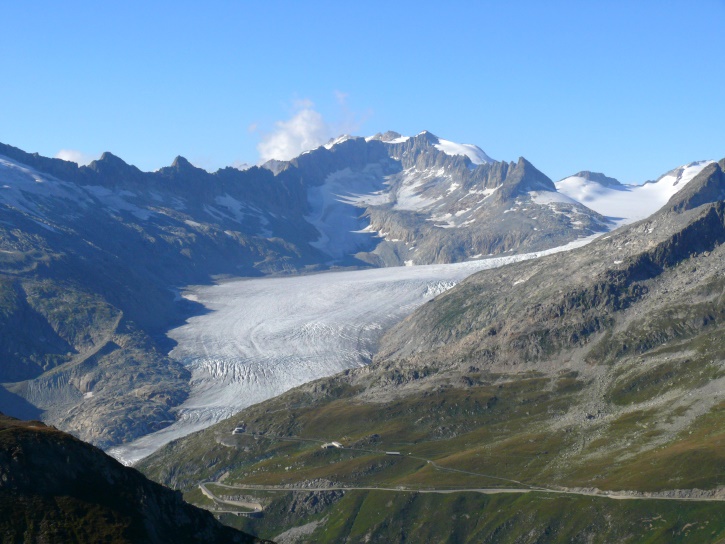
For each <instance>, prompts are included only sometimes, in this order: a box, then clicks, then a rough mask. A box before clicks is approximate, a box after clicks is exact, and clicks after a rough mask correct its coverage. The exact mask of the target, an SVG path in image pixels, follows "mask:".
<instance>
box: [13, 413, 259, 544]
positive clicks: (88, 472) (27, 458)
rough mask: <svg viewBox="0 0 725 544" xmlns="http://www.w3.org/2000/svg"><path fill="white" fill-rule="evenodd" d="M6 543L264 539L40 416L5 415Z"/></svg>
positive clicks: (234, 540)
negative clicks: (222, 520)
mask: <svg viewBox="0 0 725 544" xmlns="http://www.w3.org/2000/svg"><path fill="white" fill-rule="evenodd" d="M0 443H1V447H0V505H1V506H0V512H2V514H0V538H2V541H3V542H119V543H120V542H149V543H151V542H230V543H231V542H238V543H250V544H251V543H253V542H261V541H260V540H258V539H256V538H254V537H253V536H251V535H248V534H245V533H242V532H239V531H236V530H234V529H231V528H229V527H225V526H224V525H222V524H220V523H219V522H218V521H216V520H215V519H214V517H213V516H212V515H211V514H210V513H208V512H206V511H204V510H201V509H199V508H196V507H194V506H191V505H190V504H187V503H185V502H184V501H183V500H182V498H181V494H180V493H178V492H175V491H172V490H170V489H167V488H165V487H163V486H161V485H159V484H156V483H154V482H150V481H149V480H147V479H146V478H144V477H143V476H142V475H141V474H140V473H138V472H137V471H136V470H134V469H130V468H126V467H124V466H122V465H121V464H119V463H118V462H116V461H115V460H114V459H112V458H110V457H108V456H107V455H105V454H104V453H103V452H101V451H99V450H97V449H96V448H94V447H92V446H90V445H88V444H85V443H83V442H81V441H79V440H77V439H76V438H73V437H71V436H70V435H68V434H65V433H62V432H60V431H57V430H56V429H54V428H51V427H46V426H45V425H43V424H42V423H40V422H37V421H19V420H16V419H13V418H9V417H7V416H4V415H0Z"/></svg>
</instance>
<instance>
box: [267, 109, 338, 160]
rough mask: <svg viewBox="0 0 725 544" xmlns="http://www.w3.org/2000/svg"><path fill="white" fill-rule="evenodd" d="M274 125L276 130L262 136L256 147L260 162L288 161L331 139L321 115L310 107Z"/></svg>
mask: <svg viewBox="0 0 725 544" xmlns="http://www.w3.org/2000/svg"><path fill="white" fill-rule="evenodd" d="M306 105H311V104H306ZM275 125H276V127H277V128H276V130H274V131H273V132H270V133H269V134H265V135H263V136H262V141H261V142H259V145H257V151H259V158H260V159H261V161H262V162H266V161H268V160H270V159H277V160H280V161H288V160H290V159H292V158H294V157H296V156H297V155H299V154H300V153H302V152H303V151H307V150H309V149H314V148H316V147H319V146H321V145H322V144H324V143H325V142H327V141H328V140H329V139H330V138H331V137H332V136H331V131H330V127H329V126H328V125H327V123H326V122H325V120H324V119H323V118H322V115H321V114H320V113H319V112H317V111H315V110H313V109H312V108H311V107H303V108H302V109H301V110H299V111H298V112H297V113H295V114H294V115H293V116H292V118H291V119H289V120H287V121H277V123H276V124H275Z"/></svg>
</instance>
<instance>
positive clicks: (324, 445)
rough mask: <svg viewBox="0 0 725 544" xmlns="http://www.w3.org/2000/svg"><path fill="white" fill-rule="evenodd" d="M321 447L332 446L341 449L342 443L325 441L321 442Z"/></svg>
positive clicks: (325, 448)
mask: <svg viewBox="0 0 725 544" xmlns="http://www.w3.org/2000/svg"><path fill="white" fill-rule="evenodd" d="M321 448H322V449H323V450H329V449H332V448H338V449H342V448H343V445H342V444H340V443H339V442H327V443H326V444H322V446H321Z"/></svg>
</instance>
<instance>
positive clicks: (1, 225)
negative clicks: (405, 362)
mask: <svg viewBox="0 0 725 544" xmlns="http://www.w3.org/2000/svg"><path fill="white" fill-rule="evenodd" d="M707 164H708V163H706V162H701V163H693V164H691V165H687V166H684V167H682V168H680V169H677V170H675V171H673V172H671V173H668V174H666V175H665V176H663V177H662V178H660V179H659V180H658V181H657V182H654V183H650V184H646V185H644V186H641V187H628V186H622V185H620V184H619V183H618V182H616V180H612V179H611V178H606V177H604V176H602V175H600V174H591V173H586V172H584V173H580V174H577V175H576V176H573V177H571V178H567V179H565V180H562V181H560V182H558V183H557V184H555V183H553V182H552V181H551V180H550V179H549V178H548V177H546V176H545V175H544V174H543V173H541V172H540V171H538V170H537V169H536V168H535V167H534V166H533V165H532V164H531V163H529V162H528V161H527V160H526V159H524V158H521V159H519V160H518V161H517V162H515V163H514V162H512V163H506V162H497V161H494V160H493V159H491V158H490V157H489V156H488V155H486V153H485V152H483V151H482V150H481V149H480V148H478V147H476V146H474V145H470V144H456V143H454V142H450V141H447V140H443V139H441V138H438V137H436V136H434V135H432V134H430V133H429V132H422V133H420V134H418V135H416V136H412V137H404V136H401V135H399V134H397V133H393V132H388V133H385V134H378V135H375V136H373V137H370V138H353V137H347V136H343V137H340V138H338V139H336V140H334V141H332V142H330V143H329V144H328V145H326V146H322V147H320V148H318V149H315V150H312V151H309V152H306V153H304V154H302V155H300V156H299V157H297V158H295V159H293V160H291V161H288V162H281V161H270V162H269V163H267V164H265V165H263V166H262V167H252V168H249V169H246V170H243V171H241V170H238V169H236V168H224V169H221V170H219V171H217V172H215V173H208V172H206V171H205V170H202V169H199V168H196V167H194V166H193V165H191V164H190V163H189V162H188V161H187V160H185V159H184V158H183V157H177V159H176V160H175V161H174V162H173V164H172V165H171V166H169V167H165V168H161V169H160V170H158V171H156V172H141V171H140V170H138V169H137V168H135V167H134V166H131V165H128V164H126V163H125V162H124V161H123V160H121V159H120V158H118V157H116V156H114V155H112V154H110V153H104V154H103V156H102V157H101V158H100V159H99V160H97V161H94V162H92V163H91V164H90V165H88V166H82V167H78V166H77V165H76V164H75V163H71V162H67V161H63V160H60V159H50V158H45V157H42V156H39V155H37V154H29V153H26V152H24V151H21V150H19V149H16V148H13V147H11V146H8V145H3V144H0V357H1V358H2V361H3V363H2V366H0V383H3V386H2V387H0V409H2V410H4V411H6V412H7V413H10V414H13V415H18V416H24V417H36V418H37V417H41V418H42V419H43V420H44V421H47V422H49V423H52V424H53V425H56V426H57V427H59V428H61V429H64V430H68V431H70V432H72V433H74V434H76V435H77V436H79V437H81V438H83V439H84V440H88V441H91V442H93V443H94V444H97V445H99V446H101V447H104V448H107V447H110V446H112V445H115V444H119V443H123V442H127V441H129V440H132V439H133V438H135V437H137V436H139V435H142V434H146V433H148V432H152V431H154V430H158V429H160V428H163V427H165V426H167V425H168V424H169V423H171V422H172V421H173V420H174V417H175V413H174V408H175V407H176V406H178V405H179V404H181V403H182V402H183V401H184V399H185V398H186V395H187V394H188V383H189V379H190V375H189V372H188V370H187V369H186V368H185V367H184V366H183V365H182V364H180V363H179V362H178V361H173V360H171V359H169V358H168V357H167V355H166V354H167V353H168V351H169V348H170V347H171V346H170V345H169V343H168V339H166V338H165V336H164V333H165V331H166V330H168V328H169V327H170V326H171V325H172V324H174V323H179V322H180V321H181V320H182V319H184V318H185V316H188V315H190V314H192V313H194V312H201V311H203V309H202V308H200V307H199V306H198V305H195V304H194V303H193V302H190V301H188V300H180V299H179V297H178V290H179V289H180V288H183V287H184V286H186V285H189V284H194V283H209V282H212V281H213V279H214V278H215V277H218V276H224V275H226V276H259V275H265V274H288V273H299V272H306V271H315V270H324V269H330V268H337V267H365V266H395V265H403V264H408V265H417V264H425V263H447V262H457V261H462V260H468V259H480V258H485V257H487V256H489V255H501V254H514V253H519V252H525V251H533V250H540V249H547V248H551V247H556V246H560V245H564V244H566V243H568V242H570V241H572V240H575V239H578V238H581V237H586V236H589V235H592V234H596V233H602V232H606V231H608V230H609V229H611V228H613V227H614V226H615V225H618V224H623V223H626V222H628V221H631V220H634V219H637V218H639V216H640V215H642V214H645V213H647V214H648V213H650V211H655V210H656V209H657V208H658V207H659V206H661V205H662V204H664V202H666V200H667V198H668V197H669V196H670V195H671V194H674V192H676V191H677V190H679V189H680V188H682V187H683V186H685V184H686V183H687V181H688V180H690V179H692V178H693V176H695V175H696V174H697V173H698V172H699V171H701V170H702V169H703V168H705V166H706V165H707Z"/></svg>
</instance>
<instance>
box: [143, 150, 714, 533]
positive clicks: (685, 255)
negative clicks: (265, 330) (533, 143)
mask: <svg viewBox="0 0 725 544" xmlns="http://www.w3.org/2000/svg"><path fill="white" fill-rule="evenodd" d="M724 168H725V160H723V161H720V162H719V163H712V164H710V165H709V166H707V167H706V168H704V169H703V170H702V172H701V173H700V174H699V175H698V176H697V177H696V178H695V179H693V180H692V181H691V182H690V183H689V184H688V186H687V189H686V190H685V191H681V192H680V193H679V194H677V195H676V196H675V197H673V198H672V199H671V200H670V202H669V203H668V205H667V206H666V207H665V208H664V209H662V210H661V211H660V212H658V213H656V214H655V215H653V216H652V217H650V218H648V219H646V220H644V221H640V222H638V223H635V224H633V225H630V226H628V227H624V228H622V229H619V230H618V231H616V232H613V233H611V234H610V235H608V236H605V237H603V238H602V239H600V240H597V241H595V242H593V243H592V244H590V245H589V246H586V247H584V248H581V249H578V250H575V251H572V252H570V253H567V254H558V255H554V256H550V257H546V258H543V259H539V260H536V261H527V262H524V263H517V264H515V265H511V266H507V267H503V268H500V269H496V270H489V271H484V272H480V273H478V274H475V275H473V276H471V277H470V278H468V279H467V280H465V281H464V282H462V283H460V284H459V285H458V286H456V287H455V288H453V289H451V290H450V291H448V292H446V293H444V294H443V295H441V296H439V297H437V298H436V299H434V300H433V301H431V302H429V303H427V304H426V305H424V306H423V307H421V308H420V309H419V310H417V311H416V312H414V313H413V314H412V315H411V316H410V317H409V318H407V319H406V320H404V321H403V322H401V324H400V325H398V326H397V327H395V328H394V329H393V330H392V331H391V332H389V333H388V334H387V335H386V336H385V337H384V339H383V342H382V345H381V349H380V351H379V353H378V355H377V356H376V359H375V360H374V362H373V363H372V364H371V365H369V366H368V367H365V368H361V369H356V370H351V371H347V372H344V373H343V374H339V375H337V376H334V377H332V378H327V379H323V380H318V381H316V382H313V383H310V384H307V385H305V386H302V387H299V388H297V389H294V390H292V391H290V392H288V393H286V394H284V395H281V396H280V397H277V398H275V399H271V400H269V401H266V402H264V403H261V404H259V405H256V406H252V407H250V408H248V409H245V410H243V411H242V412H240V413H239V414H237V415H236V416H235V417H233V418H231V419H229V420H227V421H226V422H222V423H220V424H218V425H216V426H214V427H211V428H209V429H207V430H206V431H203V432H200V433H197V434H195V435H191V436H189V437H187V438H185V439H182V440H179V441H177V442H175V443H172V444H169V445H168V446H166V447H165V448H163V449H162V450H160V451H159V452H157V453H156V454H154V455H153V456H151V457H150V458H148V459H146V460H144V461H143V462H142V463H141V465H140V467H141V468H142V470H143V471H144V472H146V473H147V474H148V475H149V476H151V477H153V478H154V479H156V480H158V481H162V482H165V483H167V484H169V485H173V486H175V487H178V488H181V489H184V490H187V491H191V490H192V489H193V488H194V486H195V485H196V483H197V482H198V480H199V479H201V478H204V479H206V478H208V479H217V478H219V477H220V476H222V475H225V480H224V481H225V483H227V484H232V485H233V484H234V483H235V482H237V483H239V484H256V485H262V486H264V485H282V486H288V487H292V488H293V487H295V486H300V487H304V488H309V487H311V486H314V485H318V486H322V487H326V486H330V485H341V486H349V487H355V486H371V487H379V486H383V487H398V486H403V487H404V488H407V489H415V488H417V487H420V486H423V487H424V488H431V487H433V488H447V489H450V488H459V489H460V488H476V487H478V488H490V487H500V486H508V487H516V488H520V487H526V486H533V487H544V488H547V489H550V490H552V489H553V490H556V489H561V488H567V489H569V490H574V491H578V492H587V493H595V494H597V493H601V492H602V491H600V490H604V491H608V492H618V493H620V494H625V495H627V494H629V495H630V496H638V497H641V498H643V499H649V500H652V502H649V500H648V501H645V502H644V503H642V502H638V503H637V504H639V505H643V504H647V505H654V506H657V508H659V507H660V506H658V505H661V503H659V502H657V501H655V500H654V499H656V498H658V497H659V498H663V497H669V498H677V497H682V498H713V499H718V498H720V499H722V498H725V495H723V494H724V493H725V488H723V482H722V479H721V478H722V468H723V467H725V456H724V455H723V451H725V450H724V449H723V446H725V433H724V432H723V422H724V419H723V418H724V417H725V397H724V396H723V391H725V343H723V338H725V336H724V334H723V333H724V332H725V329H724V327H725V296H724V295H723V292H724V289H725V280H723V278H724V277H725V273H724V272H725V245H723V242H725V201H723V200H722V198H723V197H722V195H723V189H724V188H725V176H724V175H723V169H724ZM242 424H243V425H245V426H246V429H247V432H246V433H244V434H243V435H242V436H239V435H232V434H231V430H232V429H233V428H234V427H236V426H238V425H242ZM252 432H254V434H253V435H252ZM285 437H290V438H293V440H285V439H284V438H285ZM300 439H302V440H300ZM329 440H340V441H342V442H343V443H344V444H345V446H346V449H345V450H339V451H338V450H336V451H334V452H333V453H332V454H330V453H328V452H326V451H324V450H320V447H319V445H320V442H321V441H329ZM385 451H400V452H401V453H402V454H403V455H401V456H387V455H385ZM408 454H409V455H408ZM431 462H433V463H435V464H431ZM277 497H279V496H277ZM287 497H289V496H287ZM268 500H269V501H271V502H270V505H274V504H277V503H276V502H275V501H282V500H288V499H280V498H270V499H268ZM361 500H362V499H361ZM366 500H367V499H365V500H363V502H358V503H355V504H356V505H354V504H351V503H350V502H349V501H348V502H345V501H336V502H335V505H337V506H335V505H332V506H330V507H329V508H327V509H325V510H324V511H323V512H319V513H318V514H319V515H320V516H330V517H331V518H333V517H334V518H335V519H337V516H342V517H344V516H343V512H345V515H354V516H358V517H356V520H357V521H356V523H359V524H360V526H358V529H360V531H361V533H360V535H359V539H358V540H356V539H353V541H364V537H365V535H374V534H381V531H383V528H384V527H390V526H391V524H395V520H396V519H400V517H401V516H403V515H404V514H403V513H404V511H405V509H406V508H409V506H410V504H411V502H406V501H403V502H401V503H397V502H396V503H391V504H390V505H389V506H390V507H391V509H390V510H386V513H385V515H384V516H382V518H375V519H373V518H366V517H365V515H363V512H364V509H365V508H368V507H369V508H372V507H373V503H375V501H373V503H371V502H370V501H368V502H365V501H366ZM431 500H432V501H433V499H431ZM441 500H443V499H441ZM461 500H463V499H461ZM532 500H535V499H533V498H532ZM536 501H538V502H537V504H539V506H538V507H537V508H541V505H542V504H544V503H543V498H540V499H536ZM536 501H535V502H536ZM433 502H434V503H435V501H433ZM375 504H377V503H375ZM393 504H396V505H397V506H396V508H398V510H395V511H393V510H392V505H393ZM441 504H442V503H441ZM687 504H689V503H687ZM366 505H367V506H366ZM654 506H653V508H654ZM431 508H435V507H434V506H431ZM507 508H508V507H507ZM511 508H514V507H513V506H512V507H511ZM587 508H589V506H587ZM637 508H639V506H638V507H637ZM678 508H681V509H687V508H689V506H685V505H684V503H683V505H681V506H678ZM345 509H352V510H345ZM585 510H586V508H585V509H584V510H582V511H585ZM605 510H606V511H607V512H608V513H607V514H603V516H604V518H607V517H608V516H611V515H612V511H611V510H610V509H605ZM655 510H656V508H655ZM567 511H568V510H567ZM638 511H639V510H638ZM683 511H684V510H683ZM510 513H511V514H513V510H511V511H510ZM650 513H652V512H650ZM318 514H315V515H318ZM657 515H659V514H653V516H652V517H653V518H656V517H657ZM643 517H646V516H643ZM312 519H316V518H314V516H306V515H302V514H301V515H300V516H299V517H298V518H296V519H294V520H289V519H287V520H280V522H279V523H280V525H279V526H278V527H276V529H280V530H281V529H284V528H285V527H287V528H288V527H290V526H293V525H295V524H297V525H300V524H302V523H307V522H310V520H312ZM566 519H567V517H566V515H564V514H561V512H560V513H559V514H557V515H554V516H553V517H552V518H550V519H549V520H548V522H547V523H554V524H555V525H556V526H562V524H564V525H565V523H564V522H565V521H566ZM648 519H649V518H648ZM677 519H679V518H677ZM709 519H712V520H713V523H715V521H716V520H715V518H709ZM580 521H581V520H580ZM640 521H641V520H640ZM452 523H456V524H457V522H453V521H452ZM668 523H669V524H670V525H668V528H669V529H668V530H669V532H667V531H665V532H662V533H660V534H659V536H658V537H657V538H654V540H653V541H662V542H665V541H672V540H671V538H673V536H672V535H678V534H679V535H684V534H685V533H686V532H687V531H684V532H678V531H680V530H681V529H682V527H678V526H676V525H677V523H679V522H675V525H671V524H672V520H670V521H669V522H668ZM722 523H723V521H722V520H720V521H717V524H716V526H711V529H712V530H714V532H711V531H710V530H708V529H707V527H706V526H707V524H702V526H700V525H698V527H700V529H702V532H701V533H699V534H700V537H698V538H699V539H700V540H701V541H704V542H706V541H712V539H713V538H714V539H715V540H716V536H717V534H722V527H723V526H722ZM504 525H505V524H504ZM655 526H656V524H654V525H652V524H650V525H649V526H647V525H646V524H645V525H644V526H643V525H641V523H639V522H633V523H632V525H631V526H630V527H629V528H628V529H627V531H628V532H627V535H626V536H627V538H629V539H630V540H633V541H636V540H637V539H642V538H644V535H646V534H650V533H649V531H654V530H655V529H653V527H655ZM353 529H354V528H349V530H350V531H352V530H353ZM418 529H420V527H418ZM539 529H541V531H540V533H539V532H537V531H538V530H539ZM590 529H592V530H593V531H594V529H593V528H591V527H590ZM605 529H606V528H602V527H600V528H599V529H597V531H598V532H597V531H594V533H593V534H602V535H609V536H612V535H613V534H614V533H612V532H611V531H613V530H614V529H613V528H612V527H609V528H608V529H606V530H605ZM630 529H631V531H630ZM409 530H411V531H413V530H417V529H415V528H409ZM492 531H493V533H492V535H494V534H497V533H496V531H499V533H498V534H499V536H500V537H501V538H503V536H501V535H508V536H507V538H508V537H510V538H511V539H512V540H513V539H514V538H515V537H516V538H518V537H521V538H523V536H522V535H520V533H518V532H516V531H517V529H516V528H515V527H512V526H501V527H498V528H492ZM532 531H533V532H532V533H531V534H532V535H534V536H536V535H537V534H538V535H539V536H541V535H544V534H550V533H549V532H550V531H551V526H548V529H547V525H546V523H544V525H542V526H541V527H539V526H538V522H537V525H536V528H532ZM607 531H609V532H607ZM718 531H720V533H718ZM347 534H348V535H349V534H351V533H347ZM652 534H654V533H652ZM512 535H513V536H512ZM517 535H518V536H517ZM713 535H715V536H713ZM529 537H531V535H529ZM529 537H527V538H528V540H527V539H526V538H524V539H523V540H522V541H535V538H533V537H531V538H529ZM310 538H320V539H322V540H321V541H324V538H323V533H322V532H314V533H313V534H312V536H310ZM491 538H492V539H493V536H491ZM612 538H614V537H613V536H612ZM668 538H669V539H670V540H668ZM678 538H679V537H678ZM606 539H607V537H606V536H605V537H604V540H603V541H606ZM494 540H495V539H494ZM625 540H626V538H625ZM552 541H556V540H555V539H552Z"/></svg>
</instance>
